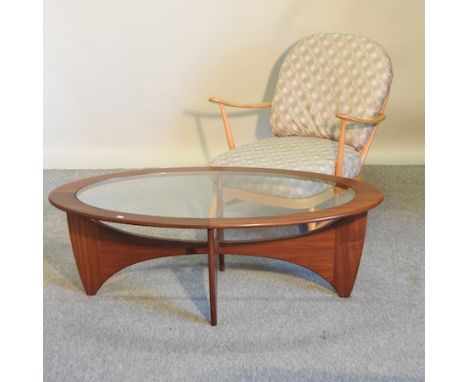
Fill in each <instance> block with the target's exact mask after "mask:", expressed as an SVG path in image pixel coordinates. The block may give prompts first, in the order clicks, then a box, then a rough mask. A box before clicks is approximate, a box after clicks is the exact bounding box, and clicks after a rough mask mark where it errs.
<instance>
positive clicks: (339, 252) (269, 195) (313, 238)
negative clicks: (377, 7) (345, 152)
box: [49, 167, 383, 325]
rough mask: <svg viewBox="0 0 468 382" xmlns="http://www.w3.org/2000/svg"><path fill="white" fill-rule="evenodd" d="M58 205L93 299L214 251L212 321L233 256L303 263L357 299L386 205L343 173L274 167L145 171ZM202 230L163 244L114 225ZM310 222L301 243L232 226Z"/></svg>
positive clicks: (71, 187) (59, 192)
mask: <svg viewBox="0 0 468 382" xmlns="http://www.w3.org/2000/svg"><path fill="white" fill-rule="evenodd" d="M49 200H50V202H51V203H52V204H53V205H54V206H55V207H57V208H59V209H61V210H64V211H65V212H66V213H67V219H68V228H69V231H70V238H71V243H72V247H73V253H74V256H75V260H76V265H77V267H78V272H79V274H80V278H81V281H82V283H83V287H84V289H85V291H86V294H88V295H94V294H96V292H97V291H98V290H99V288H100V287H101V285H102V284H103V283H104V282H105V281H106V280H107V279H108V278H109V277H111V276H112V275H113V274H115V273H116V272H118V271H120V270H121V269H124V268H126V267H128V266H130V265H132V264H135V263H138V262H141V261H144V260H149V259H155V258H160V257H167V256H180V255H188V254H207V255H208V268H209V272H208V274H209V289H210V309H211V324H212V325H216V323H217V319H216V315H217V311H216V278H217V277H216V276H217V269H218V265H217V263H218V259H219V268H220V270H221V271H223V270H224V267H225V265H224V254H235V255H247V256H260V257H268V258H273V259H279V260H285V261H289V262H291V263H294V264H297V265H300V266H303V267H305V268H308V269H310V270H312V271H313V272H316V273H318V274H319V275H320V276H322V277H323V278H324V279H326V280H327V281H328V282H329V283H330V284H331V285H332V286H333V287H334V288H335V290H336V292H337V293H338V295H339V296H340V297H348V296H349V295H350V294H351V291H352V289H353V285H354V281H355V279H356V275H357V272H358V268H359V262H360V258H361V253H362V248H363V244H364V235H365V231H366V222H367V211H368V210H370V209H371V208H373V207H375V206H377V205H378V204H379V203H380V202H381V201H382V200H383V194H382V193H381V192H380V191H379V190H377V189H376V188H374V187H372V186H370V185H368V184H366V183H363V182H359V181H356V180H351V179H345V178H339V177H335V176H329V175H323V174H316V173H308V172H299V171H288V170H273V169H255V168H236V167H196V168H195V167H193V168H166V169H145V170H136V171H127V172H122V173H113V174H109V175H103V176H97V177H93V178H87V179H83V180H79V181H76V182H73V183H69V184H66V185H64V186H61V187H59V188H57V189H55V190H54V191H53V192H51V194H50V195H49ZM108 223H110V224H111V225H112V223H121V224H126V225H127V224H128V225H139V226H150V227H168V228H187V229H190V228H192V229H193V228H197V229H204V230H206V231H207V240H206V241H187V240H175V239H167V238H166V239H164V238H156V237H151V236H145V235H139V234H134V233H130V232H127V231H125V230H121V229H118V228H116V227H113V226H111V225H110V224H108ZM288 225H303V227H304V228H305V229H304V230H303V233H301V234H299V235H295V236H294V237H278V238H268V239H260V240H247V241H244V240H243V241H229V240H225V239H224V231H225V230H228V229H240V228H242V229H249V228H253V227H273V226H288Z"/></svg>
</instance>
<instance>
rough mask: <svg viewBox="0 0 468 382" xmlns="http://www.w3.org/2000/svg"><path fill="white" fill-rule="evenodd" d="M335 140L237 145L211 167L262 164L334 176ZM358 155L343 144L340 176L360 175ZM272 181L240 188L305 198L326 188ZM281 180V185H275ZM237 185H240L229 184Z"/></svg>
mask: <svg viewBox="0 0 468 382" xmlns="http://www.w3.org/2000/svg"><path fill="white" fill-rule="evenodd" d="M337 150H338V143H337V142H335V141H332V140H329V139H321V138H312V137H281V138H277V137H273V138H266V139H262V140H260V141H257V142H254V143H250V144H247V145H243V146H240V147H238V148H235V149H233V150H231V151H228V152H225V153H223V154H221V155H219V156H218V157H216V158H215V159H214V160H213V162H212V165H213V166H225V167H232V166H234V167H261V168H281V169H286V170H298V171H310V172H318V173H322V174H329V175H333V174H334V173H335V162H336V153H337ZM360 168H361V158H360V156H359V153H358V152H357V151H356V150H355V149H354V148H352V147H350V146H347V145H345V149H344V159H343V176H344V177H347V178H354V177H356V176H358V175H359V171H360ZM275 182H276V183H275V184H269V183H268V179H263V180H262V181H261V182H259V181H255V182H254V181H253V182H252V184H245V183H244V184H243V185H242V187H241V188H242V189H244V190H247V189H248V190H250V191H254V192H259V193H265V194H269V195H276V196H283V197H308V196H312V195H315V194H316V193H319V192H321V191H323V190H325V189H326V188H327V187H326V185H324V184H323V183H311V182H302V183H304V185H303V186H301V184H300V181H296V182H291V180H285V181H284V182H281V181H280V180H279V179H278V178H276V180H275ZM278 182H280V183H281V184H278ZM231 186H233V187H234V186H236V187H240V186H241V185H231Z"/></svg>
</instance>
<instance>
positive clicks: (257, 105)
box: [208, 97, 271, 109]
mask: <svg viewBox="0 0 468 382" xmlns="http://www.w3.org/2000/svg"><path fill="white" fill-rule="evenodd" d="M208 101H210V102H212V103H217V104H220V105H225V106H231V107H240V108H243V109H264V108H267V107H271V102H254V103H239V102H233V101H228V100H225V99H222V98H216V97H210V98H208Z"/></svg>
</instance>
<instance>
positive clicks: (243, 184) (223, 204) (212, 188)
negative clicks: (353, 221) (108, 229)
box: [76, 170, 355, 219]
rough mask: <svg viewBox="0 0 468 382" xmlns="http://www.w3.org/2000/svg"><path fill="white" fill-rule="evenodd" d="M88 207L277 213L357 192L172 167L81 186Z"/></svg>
mask: <svg viewBox="0 0 468 382" xmlns="http://www.w3.org/2000/svg"><path fill="white" fill-rule="evenodd" d="M76 197H77V198H78V200H80V201H81V202H82V203H85V204H87V205H89V206H92V207H96V208H100V209H104V210H109V211H115V212H119V213H121V214H125V213H127V214H138V215H147V216H164V217H173V218H205V219H206V218H249V217H273V216H283V215H290V214H297V213H301V212H307V211H320V210H324V209H327V208H332V207H336V206H339V205H343V204H345V203H347V202H349V201H351V200H352V199H353V198H354V197H355V192H354V191H353V190H352V189H350V188H344V187H338V186H337V185H336V184H335V183H333V182H328V181H325V180H319V179H313V178H311V177H306V176H299V175H292V174H285V173H281V172H271V173H270V172H262V171H248V172H242V171H214V170H210V171H202V170H199V171H174V172H171V171H169V172H155V173H149V174H143V175H132V176H124V177H115V178H111V179H107V180H103V181H99V182H97V183H93V184H91V185H89V186H86V187H84V188H82V189H80V190H79V191H78V192H77V194H76Z"/></svg>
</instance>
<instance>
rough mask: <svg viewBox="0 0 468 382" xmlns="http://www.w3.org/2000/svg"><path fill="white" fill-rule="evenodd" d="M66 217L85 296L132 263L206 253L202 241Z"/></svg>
mask: <svg viewBox="0 0 468 382" xmlns="http://www.w3.org/2000/svg"><path fill="white" fill-rule="evenodd" d="M67 218H68V229H69V232H70V239H71V243H72V248H73V254H74V256H75V261H76V265H77V268H78V272H79V274H80V278H81V282H82V284H83V287H84V289H85V291H86V294H88V295H95V294H96V293H97V291H98V290H99V288H100V287H101V285H102V284H104V282H105V281H106V280H107V279H108V278H109V277H111V276H112V275H113V274H115V273H116V272H118V271H120V270H121V269H124V268H126V267H128V266H130V265H132V264H136V263H139V262H141V261H145V260H150V259H156V258H159V257H167V256H181V255H188V254H206V253H207V247H206V244H205V243H200V242H190V241H172V240H161V239H155V238H151V237H146V236H139V235H134V234H130V233H128V232H125V231H120V230H118V229H114V228H112V227H110V226H107V225H105V224H103V223H100V222H99V221H95V220H93V219H88V218H85V217H83V216H81V215H75V214H72V213H67Z"/></svg>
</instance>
